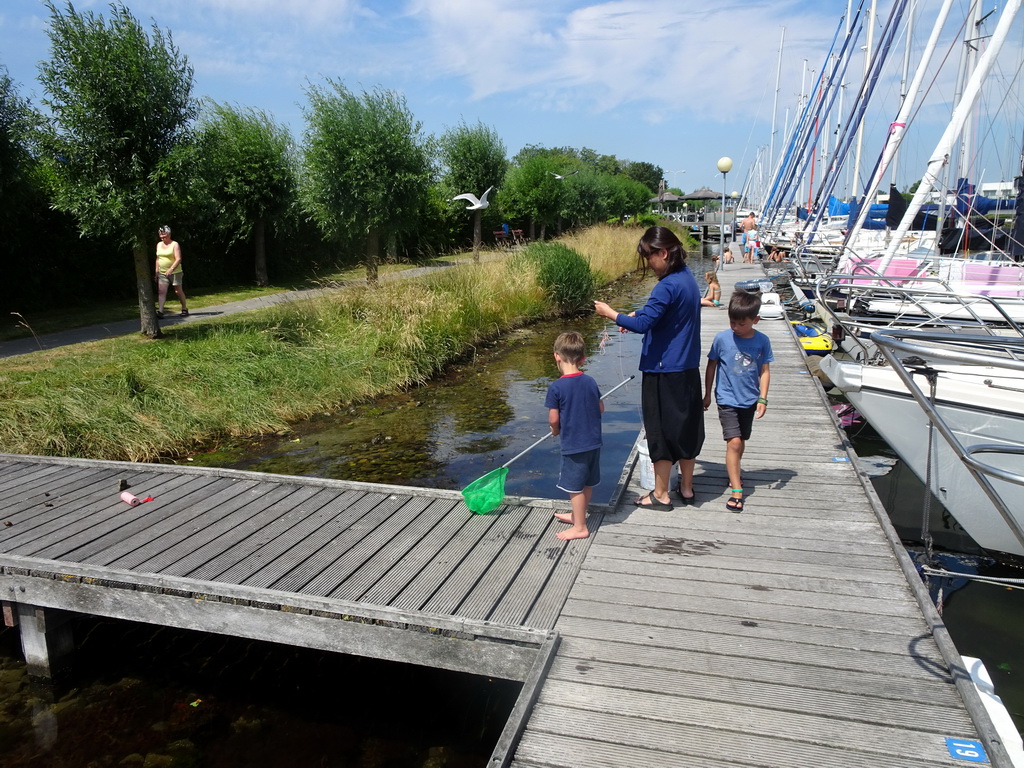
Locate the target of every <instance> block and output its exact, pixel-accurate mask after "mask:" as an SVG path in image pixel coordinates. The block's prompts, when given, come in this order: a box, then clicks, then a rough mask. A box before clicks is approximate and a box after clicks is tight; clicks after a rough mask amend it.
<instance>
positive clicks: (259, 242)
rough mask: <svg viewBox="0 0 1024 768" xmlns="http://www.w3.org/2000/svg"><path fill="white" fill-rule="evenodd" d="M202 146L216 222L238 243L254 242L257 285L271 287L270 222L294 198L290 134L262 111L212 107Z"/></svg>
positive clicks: (294, 175) (292, 149) (294, 177)
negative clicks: (269, 285) (269, 265)
mask: <svg viewBox="0 0 1024 768" xmlns="http://www.w3.org/2000/svg"><path fill="white" fill-rule="evenodd" d="M200 146H201V148H202V160H201V162H202V165H203V168H204V173H203V179H204V180H205V183H206V184H207V186H208V190H209V194H210V197H211V200H212V203H213V207H214V210H215V213H216V221H217V224H218V226H219V227H220V228H221V229H222V230H224V231H230V233H231V235H232V238H233V240H235V241H237V240H248V239H250V238H251V239H252V247H253V260H254V264H255V273H256V284H257V285H268V284H269V282H270V279H269V275H268V273H267V248H266V227H267V223H268V221H270V220H273V219H274V218H276V217H278V216H280V215H282V214H283V213H284V212H285V211H286V210H287V209H288V207H289V206H290V205H291V203H292V202H293V200H294V196H295V189H296V172H295V147H294V142H293V141H292V137H291V134H290V133H289V132H288V129H287V128H285V127H284V126H281V125H279V124H277V123H276V122H274V120H273V119H272V118H270V117H269V116H268V115H267V114H266V113H264V112H262V111H260V110H256V109H251V108H250V109H238V108H235V107H230V106H227V105H225V104H213V105H211V106H210V108H209V110H208V112H207V113H206V114H205V115H204V119H203V125H202V133H201V142H200Z"/></svg>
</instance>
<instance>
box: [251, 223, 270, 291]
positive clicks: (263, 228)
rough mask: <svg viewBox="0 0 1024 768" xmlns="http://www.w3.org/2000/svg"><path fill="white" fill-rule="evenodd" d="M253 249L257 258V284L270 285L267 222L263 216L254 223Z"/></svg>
mask: <svg viewBox="0 0 1024 768" xmlns="http://www.w3.org/2000/svg"><path fill="white" fill-rule="evenodd" d="M252 249H253V256H254V257H255V259H256V285H260V286H264V285H270V277H269V276H268V275H267V222H266V219H264V218H263V217H262V216H260V217H259V218H258V219H256V221H255V222H254V223H253V225H252Z"/></svg>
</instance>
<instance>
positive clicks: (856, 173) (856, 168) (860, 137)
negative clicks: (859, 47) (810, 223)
mask: <svg viewBox="0 0 1024 768" xmlns="http://www.w3.org/2000/svg"><path fill="white" fill-rule="evenodd" d="M877 8H878V3H877V0H871V10H870V11H868V49H867V50H866V51H865V52H864V79H865V80H867V77H868V71H869V69H870V67H871V56H872V53H873V51H872V45H873V44H874V40H875V19H876V18H877V17H876V15H875V14H876V10H877ZM863 144H864V122H863V121H861V124H860V125H859V126H857V151H856V152H854V155H853V188H854V189H855V190H856V189H860V153H861V147H862V146H863ZM867 204H868V201H867V200H865V201H864V205H867Z"/></svg>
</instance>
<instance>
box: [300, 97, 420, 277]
mask: <svg viewBox="0 0 1024 768" xmlns="http://www.w3.org/2000/svg"><path fill="white" fill-rule="evenodd" d="M307 95H308V97H309V107H308V109H306V112H305V114H306V120H307V126H306V133H305V153H304V173H303V176H302V183H301V186H300V194H301V197H302V201H303V205H304V206H305V208H306V210H307V211H308V212H309V214H310V216H311V217H312V218H313V220H314V221H316V223H317V225H318V226H319V227H320V228H321V229H322V230H323V232H324V233H325V234H326V235H327V236H328V237H332V238H337V239H341V238H343V237H346V236H349V237H360V238H363V239H364V241H365V254H366V261H365V263H366V277H367V279H368V280H370V281H374V280H376V279H377V264H378V262H379V260H380V241H381V236H382V235H387V236H389V237H391V238H394V237H397V236H398V235H400V234H402V233H404V232H410V231H412V230H413V229H414V228H415V226H416V220H417V214H418V212H419V211H420V210H421V207H422V206H423V203H424V198H425V196H426V194H427V188H428V186H429V184H430V182H431V180H432V176H433V168H432V165H431V159H430V148H429V145H428V142H427V140H426V139H425V138H424V137H423V135H422V132H421V131H422V125H421V123H420V122H418V121H417V120H415V119H413V116H412V113H411V112H410V111H409V109H408V107H407V106H406V102H405V98H404V97H403V96H401V95H399V94H397V93H395V92H393V91H387V90H382V89H379V88H378V89H374V90H373V91H372V92H364V93H363V94H362V95H361V96H356V95H355V94H353V93H351V92H350V91H349V90H348V89H347V88H345V86H344V85H343V84H341V83H338V82H334V81H333V80H328V81H327V87H325V88H318V87H316V86H310V87H309V88H308V89H307Z"/></svg>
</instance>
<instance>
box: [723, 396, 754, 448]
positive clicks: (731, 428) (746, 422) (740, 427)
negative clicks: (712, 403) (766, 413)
mask: <svg viewBox="0 0 1024 768" xmlns="http://www.w3.org/2000/svg"><path fill="white" fill-rule="evenodd" d="M756 413H757V404H756V403H755V404H754V405H751V406H750V407H749V408H733V407H732V406H731V405H720V406H718V420H719V421H720V422H722V437H723V438H725V439H726V440H732V438H734V437H741V438H743V439H744V440H749V439H750V433H751V431H752V429H753V426H754V414H756Z"/></svg>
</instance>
